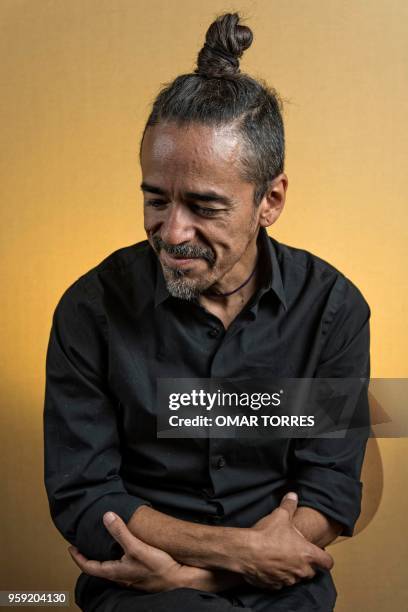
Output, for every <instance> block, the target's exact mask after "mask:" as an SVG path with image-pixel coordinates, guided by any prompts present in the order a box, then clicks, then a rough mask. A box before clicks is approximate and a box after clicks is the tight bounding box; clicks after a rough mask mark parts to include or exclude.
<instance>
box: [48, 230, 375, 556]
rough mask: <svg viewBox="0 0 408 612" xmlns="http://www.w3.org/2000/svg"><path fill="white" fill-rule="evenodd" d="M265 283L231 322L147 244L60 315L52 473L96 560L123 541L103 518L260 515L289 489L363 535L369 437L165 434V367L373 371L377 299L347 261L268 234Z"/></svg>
mask: <svg viewBox="0 0 408 612" xmlns="http://www.w3.org/2000/svg"><path fill="white" fill-rule="evenodd" d="M258 245H259V252H260V261H261V262H262V278H263V281H264V282H263V285H262V287H261V288H260V289H259V290H258V291H257V293H256V294H255V295H254V296H253V298H252V299H251V300H250V302H249V303H248V304H247V305H246V306H245V307H244V309H243V310H242V311H241V312H240V313H239V314H238V316H237V317H236V318H235V320H234V321H233V322H232V323H231V325H230V326H229V327H228V329H227V330H225V329H224V326H223V324H222V322H221V321H220V320H219V319H218V318H217V317H216V316H215V315H214V314H211V313H210V312H208V311H207V310H206V309H205V308H203V307H202V306H201V305H200V304H199V302H198V301H193V302H188V301H183V300H180V299H177V298H174V297H172V296H170V295H169V293H168V292H167V289H166V285H165V281H164V277H163V274H162V269H161V265H160V262H159V261H158V259H157V256H156V255H155V253H154V251H153V250H152V248H151V247H150V245H149V243H148V242H147V241H144V242H141V243H138V244H135V245H132V246H129V247H125V248H122V249H119V250H118V251H115V252H114V253H112V254H111V255H110V256H109V257H107V258H106V259H105V260H104V261H102V262H101V263H100V264H99V265H97V266H96V267H95V268H93V269H92V270H90V271H89V272H87V273H86V274H84V275H83V276H82V277H80V278H79V279H78V280H77V281H76V282H75V283H73V285H72V286H70V287H69V288H68V289H67V291H66V292H65V293H64V295H63V296H62V298H61V300H60V301H59V303H58V305H57V308H56V310H55V313H54V318H53V325H52V330H51V337H50V341H49V347H48V353H47V377H46V394H45V412H44V422H45V480H46V487H47V492H48V496H49V501H50V509H51V514H52V517H53V520H54V522H55V524H56V526H57V527H58V529H59V530H60V531H61V533H62V534H63V536H64V537H65V538H66V539H67V540H69V541H70V542H71V543H73V544H75V545H76V546H77V547H78V548H79V550H80V551H81V552H82V553H83V554H85V555H86V556H87V557H89V558H92V559H100V560H103V559H108V558H112V557H113V556H114V555H115V554H117V552H118V551H117V548H115V543H114V540H113V539H112V537H111V536H110V534H109V533H108V532H107V531H106V529H105V527H104V526H103V523H102V516H103V513H104V512H106V511H108V510H113V511H114V512H116V513H117V514H119V515H120V516H121V517H122V518H123V520H124V521H125V522H127V521H128V520H129V519H130V517H131V515H132V514H133V512H134V511H135V510H136V508H138V506H139V505H141V504H149V505H152V506H153V507H154V508H156V509H157V510H160V511H163V512H166V513H167V514H170V515H172V516H175V517H178V518H184V519H187V520H190V521H196V522H205V523H207V524H214V525H230V526H241V527H246V526H250V525H252V524H253V523H254V522H256V521H257V520H258V519H259V518H261V517H262V516H264V515H266V514H267V513H269V512H271V511H272V510H273V509H274V508H275V507H276V506H277V505H279V503H280V500H281V497H282V495H283V494H284V492H285V491H287V490H288V489H295V490H297V492H298V495H299V504H300V505H304V506H309V507H311V508H315V509H316V510H318V511H320V512H322V513H323V514H325V515H326V516H328V517H330V518H332V519H335V520H337V521H339V522H340V523H341V524H342V525H343V526H344V531H343V534H345V535H351V534H352V532H353V527H354V523H355V521H356V519H357V517H358V515H359V512H360V498H361V483H360V471H361V464H362V461H363V455H364V448H365V440H362V439H361V438H358V439H343V440H340V439H307V440H306V439H274V440H271V439H270V438H259V439H250V438H243V439H217V438H211V439H163V438H161V439H160V438H159V439H158V438H157V429H156V416H155V406H154V402H155V397H156V387H157V379H158V378H162V377H164V378H169V377H170V378H171V377H175V378H183V377H184V378H210V377H217V378H223V377H229V378H233V377H234V376H243V375H244V376H245V377H246V378H250V377H257V378H262V377H270V376H276V377H294V378H301V377H308V378H309V377H319V378H331V377H333V378H335V377H360V376H362V377H368V376H369V323H368V321H369V316H370V311H369V307H368V305H367V303H366V301H365V300H364V298H363V297H362V295H361V293H360V292H359V290H358V289H357V288H356V287H355V286H354V285H353V284H352V283H351V282H350V281H349V280H348V279H347V278H346V277H345V276H344V275H343V274H341V273H340V272H339V271H338V270H336V269H335V268H334V267H332V266H331V265H329V264H328V263H326V262H325V261H323V260H321V259H319V258H318V257H316V256H314V255H312V254H311V253H309V252H307V251H304V250H301V249H295V248H292V247H289V246H286V245H284V244H280V243H279V242H277V241H276V240H274V239H272V238H270V237H268V235H267V233H266V231H265V230H264V229H261V231H260V235H259V240H258Z"/></svg>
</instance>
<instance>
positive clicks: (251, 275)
mask: <svg viewBox="0 0 408 612" xmlns="http://www.w3.org/2000/svg"><path fill="white" fill-rule="evenodd" d="M257 263H258V260H257V261H256V262H255V267H254V269H253V270H252V272H251V274H250V275H249V276H248V278H247V279H246V281H244V282H243V283H242V285H240V286H239V287H237V288H236V289H233V290H232V291H228V292H227V293H207V294H206V295H210V296H211V297H215V298H224V297H229V296H230V295H232V294H233V293H236V292H237V291H239V290H240V289H242V287H245V285H247V284H248V283H249V281H250V280H251V278H252V277H253V275H254V274H255V271H256V266H257Z"/></svg>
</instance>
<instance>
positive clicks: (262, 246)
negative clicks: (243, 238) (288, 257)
mask: <svg viewBox="0 0 408 612" xmlns="http://www.w3.org/2000/svg"><path fill="white" fill-rule="evenodd" d="M258 246H259V258H260V262H261V265H262V273H263V276H264V283H263V285H262V287H261V288H260V290H259V291H258V293H257V294H256V301H255V303H254V304H253V306H252V307H251V310H253V311H254V312H256V311H257V310H258V303H259V299H260V297H261V296H262V295H263V294H264V293H266V292H267V291H273V293H275V295H276V296H277V297H278V298H279V300H280V301H281V302H282V304H283V306H284V308H285V310H286V309H287V304H286V298H285V290H284V287H283V282H282V275H281V271H280V268H279V262H278V257H277V254H276V248H275V245H274V242H273V241H272V239H271V238H270V237H269V236H268V232H267V231H266V229H265V228H264V227H261V228H260V229H259V234H258ZM152 253H153V257H154V258H155V260H156V290H155V299H154V305H155V306H156V307H157V306H159V304H161V303H162V302H164V300H166V299H167V298H168V297H170V294H169V292H168V290H167V287H166V281H165V279H164V275H163V270H162V267H161V264H160V261H159V258H158V257H157V255H156V253H155V252H154V251H153V249H152Z"/></svg>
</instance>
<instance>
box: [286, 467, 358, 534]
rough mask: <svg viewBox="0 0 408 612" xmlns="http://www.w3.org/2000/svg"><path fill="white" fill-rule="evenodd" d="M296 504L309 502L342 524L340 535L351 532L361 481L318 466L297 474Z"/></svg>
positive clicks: (355, 519) (304, 469) (356, 510)
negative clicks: (297, 502) (297, 499)
mask: <svg viewBox="0 0 408 612" xmlns="http://www.w3.org/2000/svg"><path fill="white" fill-rule="evenodd" d="M296 482H297V484H298V490H297V493H298V498H299V506H308V507H310V508H314V509H315V510H318V511H319V512H321V513H322V514H325V515H326V516H327V517H328V518H331V519H334V520H335V521H337V522H339V523H341V525H343V531H342V533H341V535H343V536H352V535H353V531H354V525H355V523H356V521H357V519H358V517H359V515H360V511H361V492H362V487H363V485H362V483H361V482H360V481H356V480H354V478H350V476H347V475H346V474H343V473H342V472H336V471H334V470H333V469H331V468H326V467H320V466H308V467H307V468H303V469H300V470H299V472H298V474H297V475H296Z"/></svg>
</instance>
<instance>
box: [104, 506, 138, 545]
mask: <svg viewBox="0 0 408 612" xmlns="http://www.w3.org/2000/svg"><path fill="white" fill-rule="evenodd" d="M103 523H104V525H105V527H106V529H107V530H108V531H109V533H110V534H111V536H112V537H113V538H115V540H116V541H117V542H118V543H119V544H120V545H121V547H122V548H123V550H124V551H125V552H129V551H130V550H131V549H132V548H133V547H134V544H135V539H136V538H135V537H134V535H133V534H132V533H131V532H130V531H129V529H128V527H127V525H126V523H124V522H123V521H122V519H121V518H120V516H118V515H117V514H115V513H114V512H105V514H104V515H103ZM143 546H144V545H143Z"/></svg>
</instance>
